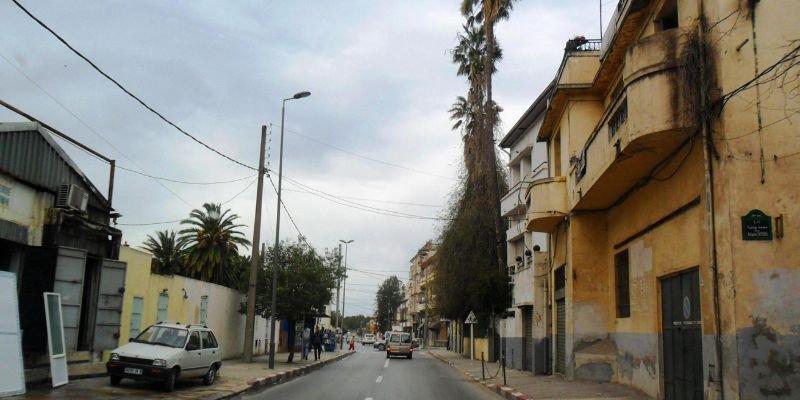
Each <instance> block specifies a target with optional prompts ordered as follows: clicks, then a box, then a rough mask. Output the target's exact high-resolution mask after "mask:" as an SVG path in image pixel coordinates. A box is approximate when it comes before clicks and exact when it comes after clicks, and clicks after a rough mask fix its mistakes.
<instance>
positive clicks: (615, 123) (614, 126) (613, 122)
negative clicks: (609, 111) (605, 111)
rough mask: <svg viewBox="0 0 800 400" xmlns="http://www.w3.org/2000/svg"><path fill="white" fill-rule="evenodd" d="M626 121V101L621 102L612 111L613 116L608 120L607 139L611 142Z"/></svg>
mask: <svg viewBox="0 0 800 400" xmlns="http://www.w3.org/2000/svg"><path fill="white" fill-rule="evenodd" d="M627 120H628V99H627V98H625V99H623V100H622V103H621V104H620V105H619V107H617V111H614V115H612V116H611V118H609V120H608V139H609V140H611V139H613V138H614V136H616V135H617V132H619V130H620V129H621V128H622V126H623V125H625V121H627Z"/></svg>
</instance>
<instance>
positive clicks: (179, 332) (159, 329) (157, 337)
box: [135, 325, 189, 347]
mask: <svg viewBox="0 0 800 400" xmlns="http://www.w3.org/2000/svg"><path fill="white" fill-rule="evenodd" d="M188 335H189V331H187V330H186V329H178V328H172V327H168V326H155V325H153V326H151V327H149V328H147V329H145V330H144V332H142V333H140V334H139V336H137V337H136V339H135V340H136V341H137V342H139V343H152V344H161V345H164V346H170V347H183V345H184V344H185V343H186V337H187V336H188Z"/></svg>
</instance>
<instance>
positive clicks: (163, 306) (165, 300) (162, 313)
mask: <svg viewBox="0 0 800 400" xmlns="http://www.w3.org/2000/svg"><path fill="white" fill-rule="evenodd" d="M168 307H169V295H168V294H165V293H161V294H159V295H158V314H157V315H156V317H157V318H156V319H157V320H158V322H161V321H166V320H167V308H168Z"/></svg>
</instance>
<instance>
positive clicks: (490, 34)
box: [484, 13, 505, 271]
mask: <svg viewBox="0 0 800 400" xmlns="http://www.w3.org/2000/svg"><path fill="white" fill-rule="evenodd" d="M484 15H486V16H487V17H488V14H487V13H484ZM494 22H495V21H494V20H493V19H492V20H489V19H488V18H487V20H486V21H484V29H485V31H486V40H487V43H486V44H487V48H488V53H489V54H487V57H486V60H485V63H486V65H485V66H484V74H485V78H484V79H486V110H485V111H486V116H487V118H486V125H487V126H486V132H485V134H486V136H487V140H488V141H489V143H488V146H487V151H489V152H490V154H487V156H488V157H487V160H488V161H489V164H491V171H490V170H489V168H490V167H489V166H487V167H486V168H487V170H486V173H487V174H489V184H490V185H491V187H490V190H491V193H492V202H493V204H492V211H494V219H495V221H494V225H495V238H496V240H497V242H496V243H495V244H494V245H495V247H496V248H497V267H498V268H499V269H500V270H501V271H502V270H503V269H504V267H505V266H504V265H503V264H504V262H503V245H504V244H505V243H504V242H505V241H504V239H505V238H504V236H505V235H504V233H505V232H504V229H503V219H502V217H501V216H500V182H499V179H498V177H497V155H496V153H495V150H494V128H495V121H496V117H497V115H496V112H497V109H496V108H495V107H494V102H493V101H492V71H493V68H492V67H493V66H494V50H495V47H494Z"/></svg>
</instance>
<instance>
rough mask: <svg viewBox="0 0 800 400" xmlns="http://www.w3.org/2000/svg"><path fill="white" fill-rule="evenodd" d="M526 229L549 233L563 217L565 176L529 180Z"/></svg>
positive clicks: (565, 199) (564, 213)
mask: <svg viewBox="0 0 800 400" xmlns="http://www.w3.org/2000/svg"><path fill="white" fill-rule="evenodd" d="M530 196H531V206H530V208H529V209H528V230H529V231H533V232H545V233H550V232H552V231H553V229H555V227H556V225H558V223H559V222H560V221H562V220H563V219H564V216H565V215H566V214H567V212H568V211H569V210H568V209H567V180H566V177H563V176H557V177H553V178H544V179H537V180H535V181H533V182H531V188H530Z"/></svg>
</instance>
